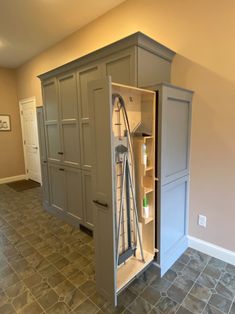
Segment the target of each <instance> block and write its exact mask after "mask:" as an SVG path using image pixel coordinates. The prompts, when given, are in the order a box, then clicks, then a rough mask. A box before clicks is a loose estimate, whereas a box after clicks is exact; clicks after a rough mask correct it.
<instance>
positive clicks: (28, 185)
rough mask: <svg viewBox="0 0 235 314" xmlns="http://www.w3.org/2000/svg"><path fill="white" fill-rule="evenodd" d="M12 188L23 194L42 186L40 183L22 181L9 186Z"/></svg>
mask: <svg viewBox="0 0 235 314" xmlns="http://www.w3.org/2000/svg"><path fill="white" fill-rule="evenodd" d="M7 185H8V186H9V187H10V188H12V189H14V190H15V191H16V192H22V191H25V190H29V189H32V188H37V187H39V186H41V185H40V183H38V182H36V181H33V180H21V181H15V182H11V183H8V184H7Z"/></svg>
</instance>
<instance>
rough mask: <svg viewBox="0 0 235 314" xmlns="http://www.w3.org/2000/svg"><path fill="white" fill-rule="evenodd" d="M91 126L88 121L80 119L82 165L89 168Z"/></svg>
mask: <svg viewBox="0 0 235 314" xmlns="http://www.w3.org/2000/svg"><path fill="white" fill-rule="evenodd" d="M91 145H92V144H91V128H90V121H89V120H88V119H87V120H86V121H82V152H83V167H84V168H85V169H90V168H91V158H92V156H91V154H92V150H91Z"/></svg>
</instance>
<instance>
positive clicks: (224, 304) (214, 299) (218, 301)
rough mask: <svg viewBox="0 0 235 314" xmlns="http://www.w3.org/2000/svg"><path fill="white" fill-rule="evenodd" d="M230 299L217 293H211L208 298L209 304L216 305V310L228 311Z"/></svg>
mask: <svg viewBox="0 0 235 314" xmlns="http://www.w3.org/2000/svg"><path fill="white" fill-rule="evenodd" d="M231 303H232V302H231V301H230V300H228V299H226V298H225V297H223V296H221V295H219V294H213V295H212V296H211V298H210V300H209V304H211V305H213V306H214V307H216V308H217V309H218V310H220V311H222V312H224V313H228V312H229V310H230V307H231Z"/></svg>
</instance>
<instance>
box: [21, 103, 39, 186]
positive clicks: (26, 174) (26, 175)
mask: <svg viewBox="0 0 235 314" xmlns="http://www.w3.org/2000/svg"><path fill="white" fill-rule="evenodd" d="M28 102H33V104H34V107H35V110H36V97H29V98H24V99H20V100H19V107H20V123H21V134H22V145H23V151H24V165H25V178H26V180H28V179H29V175H28V173H27V168H28V167H27V158H26V151H25V145H24V123H23V118H22V110H23V108H22V107H23V105H24V104H26V103H28ZM36 130H37V134H38V128H37V123H36ZM40 183H42V182H40Z"/></svg>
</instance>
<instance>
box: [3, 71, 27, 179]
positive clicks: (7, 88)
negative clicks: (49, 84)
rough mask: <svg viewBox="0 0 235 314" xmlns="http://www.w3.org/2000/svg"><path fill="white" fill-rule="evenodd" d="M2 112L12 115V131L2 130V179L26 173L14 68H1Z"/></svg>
mask: <svg viewBox="0 0 235 314" xmlns="http://www.w3.org/2000/svg"><path fill="white" fill-rule="evenodd" d="M0 114H9V115H10V116H11V128H12V131H10V132H0V147H1V150H0V179H1V178H6V177H11V176H17V175H21V174H24V173H25V170H24V159H23V150H22V137H21V126H20V114H19V104H18V100H17V94H16V75H15V71H14V70H9V69H3V68H0Z"/></svg>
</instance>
